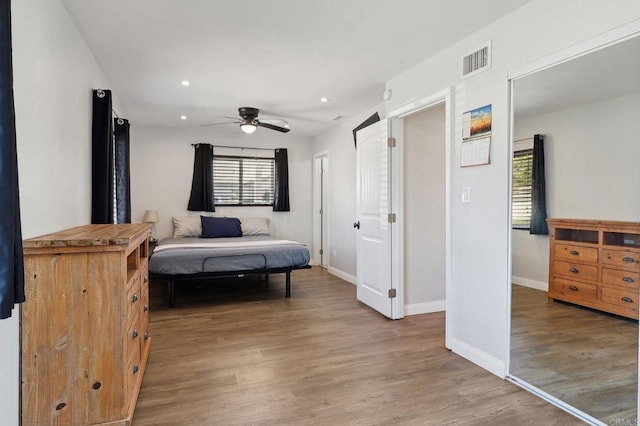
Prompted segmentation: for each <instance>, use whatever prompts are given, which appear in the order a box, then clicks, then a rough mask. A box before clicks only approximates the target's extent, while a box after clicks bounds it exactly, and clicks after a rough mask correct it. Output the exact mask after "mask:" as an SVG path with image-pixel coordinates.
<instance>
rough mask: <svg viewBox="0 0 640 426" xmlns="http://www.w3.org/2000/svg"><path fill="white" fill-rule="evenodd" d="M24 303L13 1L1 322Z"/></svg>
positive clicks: (4, 122) (3, 3)
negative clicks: (14, 101) (16, 305)
mask: <svg viewBox="0 0 640 426" xmlns="http://www.w3.org/2000/svg"><path fill="white" fill-rule="evenodd" d="M21 302H24V267H23V258H22V230H21V225H20V200H19V197H18V156H17V153H16V125H15V112H14V109H13V65H12V62H11V1H9V0H0V319H4V318H9V317H10V316H11V311H12V310H13V307H14V305H15V304H16V303H21Z"/></svg>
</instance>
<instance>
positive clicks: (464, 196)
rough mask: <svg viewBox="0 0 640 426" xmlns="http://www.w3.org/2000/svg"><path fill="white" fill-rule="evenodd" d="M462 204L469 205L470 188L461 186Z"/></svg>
mask: <svg viewBox="0 0 640 426" xmlns="http://www.w3.org/2000/svg"><path fill="white" fill-rule="evenodd" d="M462 202H463V203H470V202H471V187H470V186H463V187H462Z"/></svg>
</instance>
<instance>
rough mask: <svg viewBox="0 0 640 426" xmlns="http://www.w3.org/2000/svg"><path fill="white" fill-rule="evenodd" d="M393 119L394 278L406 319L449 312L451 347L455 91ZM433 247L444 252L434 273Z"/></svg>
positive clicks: (400, 111)
mask: <svg viewBox="0 0 640 426" xmlns="http://www.w3.org/2000/svg"><path fill="white" fill-rule="evenodd" d="M388 117H389V119H390V126H391V132H390V133H391V136H392V137H394V138H395V139H396V141H397V148H396V150H397V152H396V153H395V156H394V157H395V160H394V162H393V168H392V177H391V179H392V186H393V191H394V193H395V194H398V196H397V197H393V199H392V204H393V209H394V211H397V212H398V213H399V216H400V217H402V218H403V220H400V221H399V223H398V225H399V226H398V228H397V230H396V231H397V232H396V233H395V234H394V236H393V237H392V239H393V249H392V253H393V254H392V257H393V262H392V264H393V271H394V272H393V276H394V277H393V280H394V282H396V283H403V285H402V286H401V287H404V288H403V289H402V291H401V293H402V298H403V299H402V300H403V301H404V314H405V315H414V314H422V313H431V312H438V311H445V313H446V320H445V347H446V348H448V349H451V340H452V339H451V329H452V327H453V321H454V318H455V316H454V313H453V311H452V303H451V297H450V296H451V294H452V291H451V277H452V272H451V258H452V256H451V253H452V246H451V168H452V158H451V143H452V142H451V141H452V135H453V129H452V120H451V117H452V104H451V89H445V90H442V91H440V92H437V93H435V94H433V95H430V96H427V97H424V98H421V99H418V100H414V101H412V102H410V103H408V104H406V105H401V106H399V107H397V108H395V109H393V110H392V111H390V112H389V113H388ZM414 122H415V123H419V124H418V126H419V127H418V128H417V129H416V128H413V125H414V124H415V123H414ZM422 127H426V128H425V129H421V128H422ZM436 129H437V130H436ZM425 132H426V133H425ZM434 132H435V133H434ZM436 133H437V134H436ZM425 135H428V136H425ZM412 139H415V140H414V141H412ZM429 139H430V140H431V142H432V143H433V145H431V144H430V143H429ZM427 167H430V168H431V170H429V171H426V174H425V168H427ZM416 195H417V197H416ZM427 216H429V217H431V219H429V218H427ZM427 222H428V223H427ZM430 233H435V234H438V240H437V243H436V242H435V241H432V242H429V241H428V240H429V238H430V235H428V234H430ZM425 240H427V241H425ZM425 243H427V244H429V247H428V248H425V247H424V244H425ZM432 249H436V250H437V251H438V253H439V256H438V259H437V261H435V262H432V263H430V266H429V268H430V269H433V270H434V271H435V273H434V275H431V274H430V273H429V271H427V269H425V267H424V266H425V263H424V260H425V259H426V258H427V257H429V256H430V252H431V250H432ZM431 260H434V259H430V261H431ZM421 271H422V272H421Z"/></svg>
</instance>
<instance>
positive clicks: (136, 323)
mask: <svg viewBox="0 0 640 426" xmlns="http://www.w3.org/2000/svg"><path fill="white" fill-rule="evenodd" d="M141 335H142V333H141V331H140V320H139V317H138V314H137V313H136V314H135V315H134V317H133V318H132V320H131V322H130V323H129V326H128V327H127V334H126V335H125V341H126V348H127V355H126V356H127V360H128V361H130V360H131V358H132V357H135V354H136V353H137V354H138V355H137V357H138V359H139V358H140V341H141V340H142V339H141ZM136 348H137V351H136Z"/></svg>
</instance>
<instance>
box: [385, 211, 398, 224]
mask: <svg viewBox="0 0 640 426" xmlns="http://www.w3.org/2000/svg"><path fill="white" fill-rule="evenodd" d="M387 220H388V221H389V223H396V214H395V213H389V216H388V217H387Z"/></svg>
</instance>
